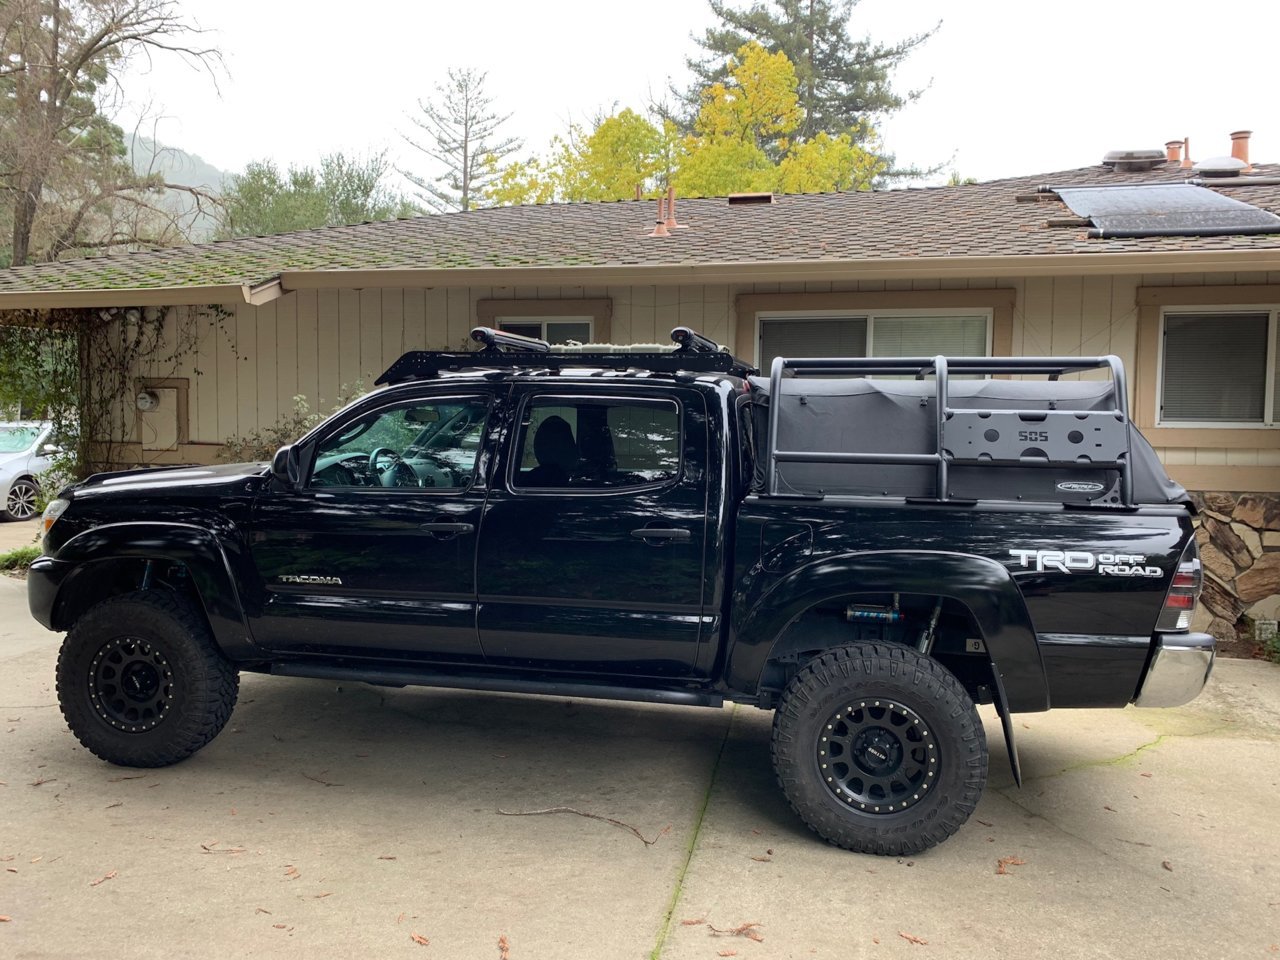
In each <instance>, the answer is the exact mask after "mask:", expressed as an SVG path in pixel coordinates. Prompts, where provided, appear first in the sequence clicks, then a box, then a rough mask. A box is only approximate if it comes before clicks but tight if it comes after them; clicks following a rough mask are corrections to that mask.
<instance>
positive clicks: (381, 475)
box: [369, 447, 418, 487]
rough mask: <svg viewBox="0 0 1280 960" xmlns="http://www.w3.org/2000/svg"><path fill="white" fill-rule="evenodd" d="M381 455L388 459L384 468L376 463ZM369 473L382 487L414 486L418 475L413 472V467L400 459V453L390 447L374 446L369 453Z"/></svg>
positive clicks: (416, 483)
mask: <svg viewBox="0 0 1280 960" xmlns="http://www.w3.org/2000/svg"><path fill="white" fill-rule="evenodd" d="M383 457H386V458H388V459H389V460H390V463H388V464H387V466H386V467H385V468H383V467H380V466H379V465H378V461H379V460H380V459H381V458H383ZM384 470H385V472H384ZM369 475H370V476H371V477H373V478H374V479H375V480H377V481H378V484H379V485H380V486H383V487H416V486H417V485H418V475H417V474H416V473H414V472H413V467H411V466H409V465H408V464H407V463H405V462H404V461H403V460H401V459H400V454H398V453H396V452H395V451H394V450H392V449H391V448H390V447H374V448H373V450H372V451H371V452H370V453H369Z"/></svg>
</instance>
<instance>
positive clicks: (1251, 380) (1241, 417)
mask: <svg viewBox="0 0 1280 960" xmlns="http://www.w3.org/2000/svg"><path fill="white" fill-rule="evenodd" d="M1276 314H1277V311H1275V310H1242V311H1239V312H1196V313H1191V312H1181V311H1178V312H1173V311H1169V312H1166V313H1165V316H1164V339H1163V344H1162V350H1161V368H1160V423H1161V425H1168V424H1178V423H1187V424H1196V425H1200V424H1206V423H1207V424H1216V425H1220V426H1230V425H1249V426H1259V427H1260V426H1271V425H1274V424H1275V423H1276V410H1275V404H1276V393H1277V388H1280V371H1277V363H1276V351H1277V348H1278V347H1280V344H1278V343H1277V337H1278V336H1280V331H1277V323H1276Z"/></svg>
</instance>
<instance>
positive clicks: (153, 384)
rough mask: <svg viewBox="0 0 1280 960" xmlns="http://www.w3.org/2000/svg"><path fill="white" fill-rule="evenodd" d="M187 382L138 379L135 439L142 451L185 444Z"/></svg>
mask: <svg viewBox="0 0 1280 960" xmlns="http://www.w3.org/2000/svg"><path fill="white" fill-rule="evenodd" d="M186 417H187V381H186V380H184V379H163V380H161V379H156V380H140V381H139V382H138V385H137V390H136V392H135V394H134V438H135V440H136V441H137V442H138V443H139V445H140V446H141V447H142V450H143V452H147V451H159V450H177V449H178V445H179V444H182V443H186V442H187V436H186V435H187V424H186Z"/></svg>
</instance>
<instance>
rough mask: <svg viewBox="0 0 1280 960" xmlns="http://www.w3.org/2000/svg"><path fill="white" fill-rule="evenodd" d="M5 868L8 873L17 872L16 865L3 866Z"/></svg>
mask: <svg viewBox="0 0 1280 960" xmlns="http://www.w3.org/2000/svg"><path fill="white" fill-rule="evenodd" d="M5 870H7V871H8V872H9V873H17V872H18V868H17V867H5Z"/></svg>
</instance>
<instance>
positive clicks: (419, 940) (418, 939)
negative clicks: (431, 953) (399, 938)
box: [409, 933, 431, 947]
mask: <svg viewBox="0 0 1280 960" xmlns="http://www.w3.org/2000/svg"><path fill="white" fill-rule="evenodd" d="M409 939H410V940H412V941H413V942H414V943H416V944H418V945H420V946H423V947H425V946H428V945H429V944H430V943H431V941H430V940H428V939H427V938H426V937H424V936H423V935H422V934H420V933H410V934H409Z"/></svg>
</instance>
